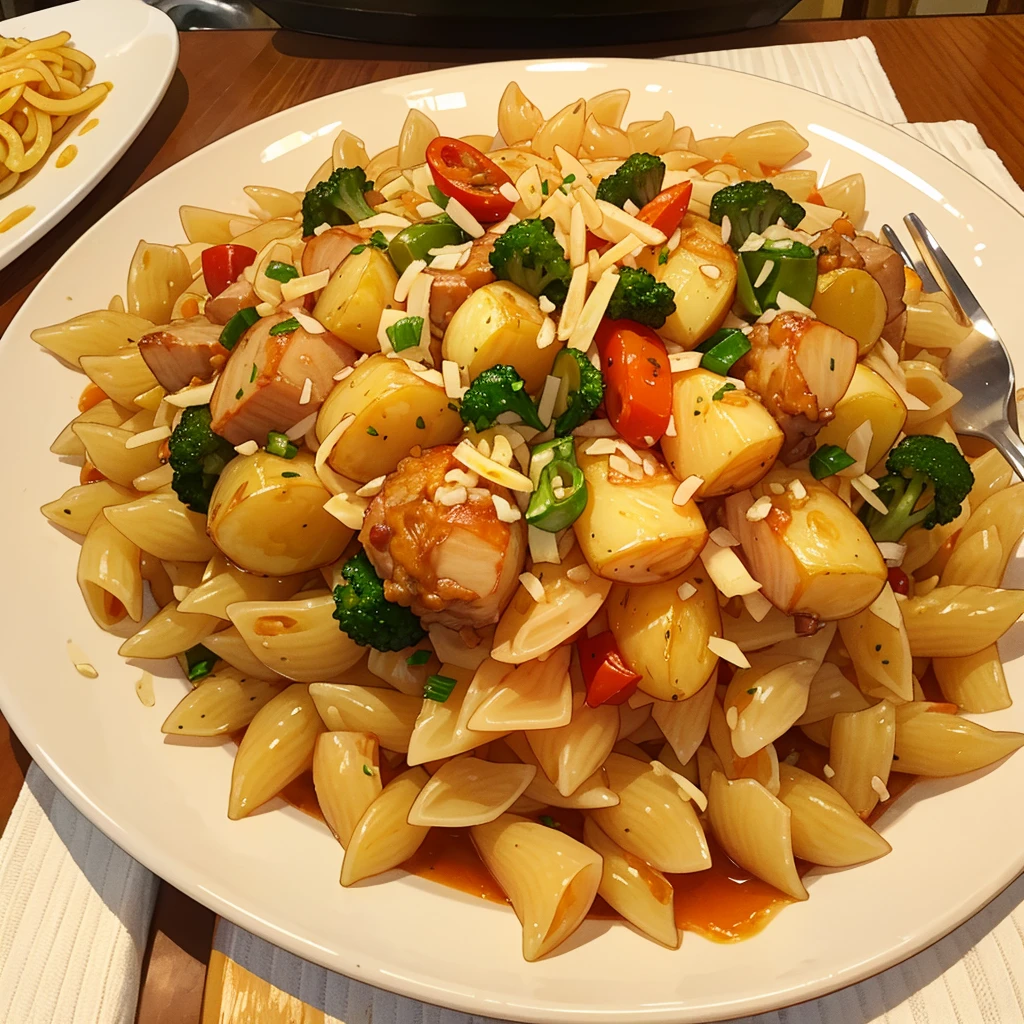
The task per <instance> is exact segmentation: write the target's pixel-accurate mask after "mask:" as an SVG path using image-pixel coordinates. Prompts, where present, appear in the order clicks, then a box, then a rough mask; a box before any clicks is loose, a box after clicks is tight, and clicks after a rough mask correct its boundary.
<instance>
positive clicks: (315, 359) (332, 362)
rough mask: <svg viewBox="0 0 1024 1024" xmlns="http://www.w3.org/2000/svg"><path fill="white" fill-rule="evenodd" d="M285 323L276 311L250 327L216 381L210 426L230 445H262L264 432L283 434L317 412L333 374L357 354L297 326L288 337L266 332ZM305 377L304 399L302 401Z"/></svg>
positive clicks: (331, 337)
mask: <svg viewBox="0 0 1024 1024" xmlns="http://www.w3.org/2000/svg"><path fill="white" fill-rule="evenodd" d="M288 319H290V317H289V314H288V313H287V312H285V313H275V314H274V315H273V316H266V317H263V318H262V319H261V320H258V321H257V322H256V323H255V324H253V326H252V327H250V328H249V330H248V331H246V333H245V334H244V335H243V337H242V340H241V341H239V343H238V344H237V345H236V346H235V348H234V349H233V350H232V352H231V358H230V359H228V361H227V366H225V368H224V372H223V373H222V374H221V376H220V379H219V380H218V381H217V387H216V388H215V389H214V392H213V398H212V399H211V401H210V412H211V413H212V415H213V422H212V423H211V426H212V428H213V430H214V432H215V433H217V434H220V435H221V437H226V438H227V439H228V440H229V441H230V442H231V443H232V444H242V443H243V442H244V441H258V442H259V443H260V444H262V443H264V442H265V441H266V439H267V433H268V432H269V431H271V430H281V431H284V430H287V429H288V428H289V427H291V426H294V424H296V423H298V421H299V420H301V419H304V418H305V417H306V416H308V415H309V414H310V413H314V412H316V411H317V409H318V408H319V407H320V403H321V402H323V400H324V399H325V398H326V397H327V394H328V392H329V391H330V390H331V388H332V387H333V386H334V374H336V373H337V372H338V371H339V370H341V369H343V368H344V367H346V366H351V365H352V363H354V362H355V361H356V359H357V358H358V356H359V353H358V352H356V351H355V349H353V348H351V347H349V346H348V345H346V344H345V342H343V341H341V340H340V339H339V338H336V337H335V336H334V335H333V334H328V333H324V334H310V333H308V332H307V331H305V330H303V329H302V328H301V327H300V328H298V330H295V331H291V332H290V333H288V334H271V333H270V329H271V328H272V327H273V326H274V325H275V324H279V323H283V322H284V321H286V320H288ZM307 379H308V380H309V381H310V391H309V401H307V402H305V403H301V398H302V392H303V389H304V387H305V385H306V380H307Z"/></svg>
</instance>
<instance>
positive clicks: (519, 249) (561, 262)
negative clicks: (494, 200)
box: [490, 217, 572, 306]
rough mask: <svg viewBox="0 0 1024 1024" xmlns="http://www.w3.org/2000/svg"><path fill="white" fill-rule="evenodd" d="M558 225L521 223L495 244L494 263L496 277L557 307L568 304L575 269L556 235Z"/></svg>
mask: <svg viewBox="0 0 1024 1024" xmlns="http://www.w3.org/2000/svg"><path fill="white" fill-rule="evenodd" d="M554 229H555V222H554V221H553V220H552V219H551V218H550V217H545V218H544V219H543V220H539V219H536V218H534V219H533V220H521V221H520V222H519V223H518V224H513V225H512V227H510V228H509V229H508V231H506V232H505V234H503V235H499V236H498V237H497V238H496V239H495V241H494V248H493V249H492V250H491V255H490V260H491V267H492V268H493V270H494V273H495V274H497V276H498V277H500V278H501V279H502V280H504V281H511V282H512V283H513V284H516V285H519V287H520V288H522V289H523V290H524V291H527V292H529V293H530V294H531V295H535V296H536V297H537V298H540V297H541V296H542V295H545V296H547V298H548V299H550V300H551V301H552V302H553V303H554V304H555V305H556V306H559V305H561V304H562V303H563V302H564V301H565V293H566V292H567V291H568V290H569V279H570V278H571V277H572V267H571V266H569V261H568V260H566V258H565V251H564V250H563V249H562V245H561V243H560V242H559V241H558V240H557V239H556V238H555V235H554Z"/></svg>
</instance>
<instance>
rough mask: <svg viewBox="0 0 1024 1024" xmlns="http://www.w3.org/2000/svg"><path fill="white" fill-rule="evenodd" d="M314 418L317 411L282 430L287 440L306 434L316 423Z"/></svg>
mask: <svg viewBox="0 0 1024 1024" xmlns="http://www.w3.org/2000/svg"><path fill="white" fill-rule="evenodd" d="M316 418H317V413H315V412H311V413H310V414H309V415H308V416H306V417H304V418H303V419H301V420H299V422H298V423H296V424H295V426H293V427H289V428H288V429H287V430H286V431H285V432H284V436H285V437H287V438H288V440H289V441H294V440H295V439H296V438H299V437H303V436H304V435H305V434H306V432H307V431H308V430H309V429H310V427H312V426H313V425H314V424H315V423H316ZM255 443H256V442H255V441H254V442H253V444H255ZM236 451H237V449H236Z"/></svg>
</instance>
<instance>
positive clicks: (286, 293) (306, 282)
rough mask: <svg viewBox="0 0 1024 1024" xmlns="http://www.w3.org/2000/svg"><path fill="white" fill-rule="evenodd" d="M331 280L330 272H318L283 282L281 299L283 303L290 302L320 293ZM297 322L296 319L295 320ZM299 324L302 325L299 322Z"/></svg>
mask: <svg viewBox="0 0 1024 1024" xmlns="http://www.w3.org/2000/svg"><path fill="white" fill-rule="evenodd" d="M330 279H331V272H330V271H329V270H326V269H324V270H320V271H318V272H317V273H315V274H306V275H305V276H304V277H293V278H292V279H291V280H290V281H285V282H284V283H283V284H282V285H281V297H282V298H283V299H284V301H285V302H291V301H292V300H293V299H301V298H302V296H303V295H310V294H312V293H313V292H318V291H320V289H321V288H326V287H327V282H328V281H329V280H330ZM295 319H296V320H298V317H296V318H295ZM299 323H302V321H301V320H299Z"/></svg>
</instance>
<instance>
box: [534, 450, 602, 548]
mask: <svg viewBox="0 0 1024 1024" xmlns="http://www.w3.org/2000/svg"><path fill="white" fill-rule="evenodd" d="M548 453H550V458H549V457H548ZM538 456H543V457H544V458H547V459H548V461H547V462H546V463H544V465H543V468H542V469H541V470H540V471H539V472H537V474H536V476H535V477H533V484H534V491H533V494H531V495H530V504H529V506H528V507H527V509H526V522H527V523H528V524H529V525H530V526H534V527H536V528H537V529H538V530H544V531H546V532H547V533H557V532H558V531H559V530H564V529H566V528H567V527H569V526H571V525H572V524H573V523H574V522H575V521H576V520H577V519H579V517H580V516H581V515H583V510H584V509H585V508H586V507H587V481H586V478H585V477H584V475H583V470H582V469H580V467H579V464H578V463H577V462H576V450H575V448H574V446H573V439H572V437H556V438H555V439H554V440H553V441H546V442H544V444H539V445H537V447H536V448H534V449H533V451H532V452H531V455H530V463H531V464H533V463H534V462H536V463H537V464H538V465H539V464H540V463H541V462H542V461H543V459H538ZM556 476H557V477H560V478H561V480H562V488H561V495H562V496H561V497H560V498H559V497H556V495H555V488H554V479H555V477H556Z"/></svg>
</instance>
